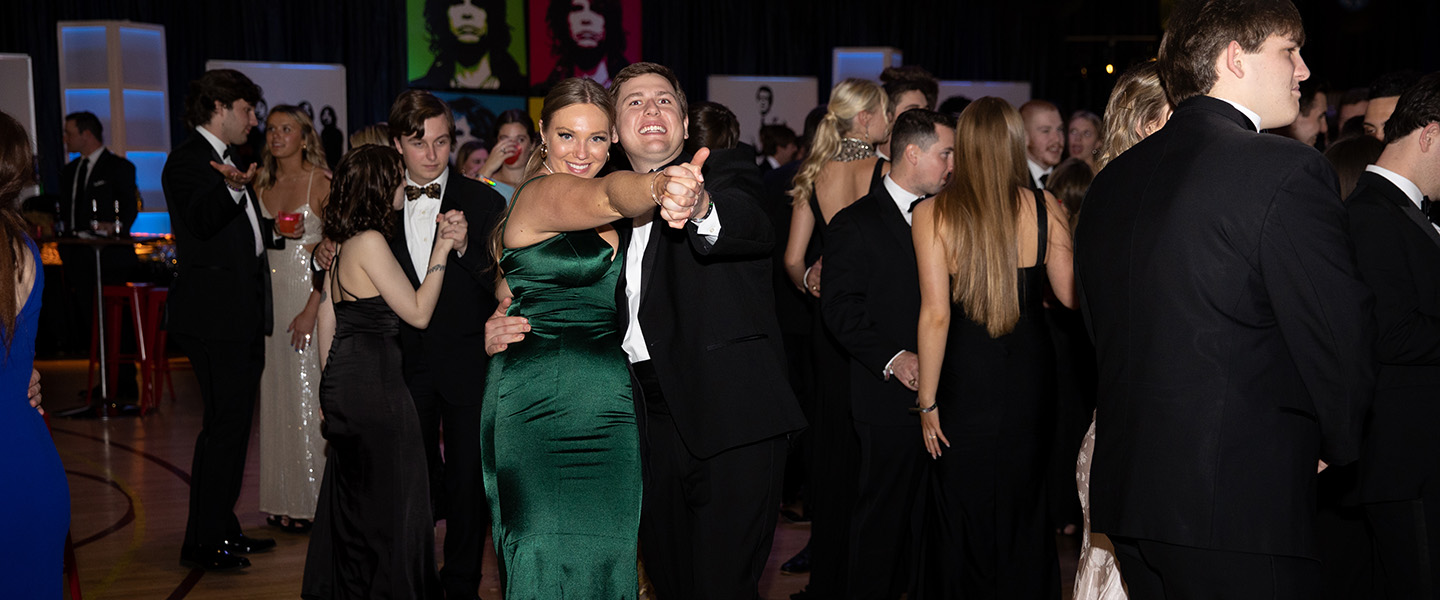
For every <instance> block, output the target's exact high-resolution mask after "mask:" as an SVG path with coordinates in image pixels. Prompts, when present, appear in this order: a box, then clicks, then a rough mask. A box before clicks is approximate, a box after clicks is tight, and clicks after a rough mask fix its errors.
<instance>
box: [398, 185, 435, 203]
mask: <svg viewBox="0 0 1440 600" xmlns="http://www.w3.org/2000/svg"><path fill="white" fill-rule="evenodd" d="M420 194H425V195H426V196H429V197H431V198H439V197H440V184H438V183H432V184H430V185H427V186H423V187H422V186H418V185H407V186H405V199H407V200H415V199H417V198H419V197H420Z"/></svg>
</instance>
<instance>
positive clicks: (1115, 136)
mask: <svg viewBox="0 0 1440 600" xmlns="http://www.w3.org/2000/svg"><path fill="white" fill-rule="evenodd" d="M1169 120H1170V104H1169V103H1168V102H1167V101H1166V100H1165V90H1164V89H1162V88H1161V87H1160V77H1159V76H1158V75H1156V73H1155V63H1154V62H1148V63H1141V64H1139V65H1136V66H1134V67H1131V68H1130V70H1128V71H1126V72H1125V73H1123V74H1121V75H1120V78H1119V79H1118V80H1116V81H1115V87H1114V89H1113V90H1112V91H1111V92H1110V102H1109V103H1108V104H1106V106H1105V134H1104V138H1105V139H1104V141H1103V142H1101V145H1100V157H1099V158H1098V159H1096V161H1095V169H1096V172H1097V173H1098V172H1099V171H1100V170H1101V169H1104V168H1105V165H1107V164H1110V161H1111V160H1114V158H1115V157H1117V156H1120V153H1122V152H1124V151H1126V150H1129V149H1130V147H1131V146H1134V145H1135V144H1136V143H1137V142H1139V141H1140V140H1142V139H1145V138H1146V137H1147V136H1149V135H1150V134H1152V133H1155V132H1156V131H1159V130H1160V128H1161V127H1164V126H1165V122H1166V121H1169ZM1067 208H1069V207H1068V206H1067ZM1071 210H1077V209H1074V208H1071ZM1078 211H1079V214H1078V215H1076V217H1075V220H1077V221H1078V223H1076V224H1075V226H1076V227H1077V228H1083V227H1084V226H1085V225H1084V223H1085V209H1084V208H1083V207H1081V208H1079V209H1078ZM1101 435H1104V432H1101ZM1094 453H1095V421H1094V420H1093V419H1092V420H1091V421H1090V431H1088V432H1086V433H1085V442H1084V443H1082V444H1081V445H1080V456H1079V457H1078V458H1077V459H1076V461H1075V487H1076V488H1077V489H1078V491H1079V493H1080V509H1081V511H1082V512H1083V513H1084V515H1085V533H1084V535H1083V536H1082V537H1081V538H1080V540H1081V543H1080V561H1079V568H1078V569H1077V570H1076V572H1075V594H1074V600H1125V599H1126V598H1127V597H1128V596H1127V595H1126V592H1125V582H1124V580H1123V579H1122V578H1121V577H1120V565H1119V563H1117V562H1115V546H1114V545H1112V544H1111V543H1110V538H1109V537H1108V536H1106V535H1105V534H1101V533H1094V534H1092V533H1091V532H1090V460H1091V457H1092V456H1094Z"/></svg>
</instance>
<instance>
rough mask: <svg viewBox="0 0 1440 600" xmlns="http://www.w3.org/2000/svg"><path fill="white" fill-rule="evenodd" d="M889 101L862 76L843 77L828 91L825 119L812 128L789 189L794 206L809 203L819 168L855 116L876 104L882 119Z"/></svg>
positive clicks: (831, 155) (837, 148) (837, 146)
mask: <svg viewBox="0 0 1440 600" xmlns="http://www.w3.org/2000/svg"><path fill="white" fill-rule="evenodd" d="M889 104H890V101H889V98H888V97H887V96H886V95H885V90H884V88H881V87H880V86H879V85H878V84H876V83H875V82H873V81H869V80H865V79H853V78H852V79H846V80H844V81H841V82H840V83H838V84H836V85H835V89H832V90H830V103H829V104H828V105H826V108H827V109H828V110H827V111H826V112H825V118H823V119H821V120H820V125H819V126H817V127H816V128H815V139H814V140H813V141H812V142H811V143H810V154H809V155H807V156H806V157H805V162H803V163H800V170H799V171H797V172H796V173H795V187H794V188H792V189H791V190H790V197H791V198H794V199H795V200H794V201H795V205H796V206H804V205H806V204H808V203H809V202H810V195H811V194H812V193H814V190H815V179H816V178H817V177H819V176H820V169H821V167H824V166H825V163H828V162H830V160H831V159H833V158H835V153H836V152H839V151H840V139H841V138H842V137H844V136H845V134H847V133H850V131H851V130H853V129H855V115H858V114H860V113H862V112H869V111H872V110H875V107H877V106H878V107H880V109H881V110H880V112H881V113H883V114H882V118H883V117H884V116H887V115H889V113H890V105H889Z"/></svg>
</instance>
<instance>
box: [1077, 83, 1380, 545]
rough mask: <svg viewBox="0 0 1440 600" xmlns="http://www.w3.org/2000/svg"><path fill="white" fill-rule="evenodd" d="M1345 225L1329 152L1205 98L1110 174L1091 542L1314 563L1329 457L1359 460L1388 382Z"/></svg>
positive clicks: (1090, 282) (1088, 236)
mask: <svg viewBox="0 0 1440 600" xmlns="http://www.w3.org/2000/svg"><path fill="white" fill-rule="evenodd" d="M1346 220H1347V219H1346V215H1345V207H1344V206H1343V205H1342V204H1341V202H1340V198H1339V192H1338V182H1337V179H1336V176H1335V172H1334V170H1332V169H1331V167H1330V164H1329V163H1328V162H1327V161H1326V160H1325V158H1324V157H1322V156H1321V155H1320V153H1318V152H1316V151H1315V150H1314V149H1313V148H1309V147H1307V146H1305V145H1303V144H1300V143H1298V142H1296V141H1294V140H1291V139H1287V138H1283V137H1280V136H1276V135H1262V134H1259V133H1257V132H1256V131H1255V129H1254V128H1253V127H1252V126H1251V124H1250V122H1249V121H1248V120H1247V119H1246V118H1245V117H1244V115H1242V114H1241V113H1240V112H1239V111H1238V110H1236V109H1235V108H1234V107H1232V106H1230V105H1229V104H1227V103H1225V102H1224V101H1222V100H1218V99H1215V98H1210V97H1205V96H1201V97H1197V98H1193V99H1190V100H1187V101H1185V102H1183V103H1181V105H1180V106H1179V108H1177V109H1176V111H1175V114H1174V116H1173V117H1172V118H1171V119H1170V122H1169V123H1168V124H1166V125H1165V127H1164V128H1163V129H1161V130H1160V131H1159V132H1158V133H1156V134H1155V135H1152V136H1150V137H1149V138H1147V139H1145V140H1144V141H1142V142H1140V143H1139V144H1137V145H1136V146H1135V147H1134V148H1132V149H1130V150H1129V151H1127V152H1125V153H1124V154H1123V155H1122V156H1120V157H1119V158H1118V159H1116V160H1115V161H1114V162H1112V163H1110V165H1109V166H1107V167H1106V168H1105V170H1104V171H1102V172H1101V173H1100V174H1099V176H1098V177H1096V179H1095V182H1094V184H1093V185H1092V186H1091V188H1090V192H1089V195H1088V196H1087V198H1086V200H1085V211H1084V216H1083V217H1082V218H1081V221H1080V226H1079V231H1078V233H1077V238H1076V261H1075V266H1076V274H1077V279H1078V282H1079V288H1080V300H1081V308H1082V310H1083V311H1084V314H1085V318H1086V322H1087V325H1088V327H1089V328H1090V333H1091V336H1092V338H1093V339H1094V341H1095V348H1096V352H1097V357H1098V361H1099V394H1098V405H1099V409H1098V414H1097V417H1096V419H1097V420H1096V426H1095V437H1096V446H1095V457H1094V463H1093V464H1094V466H1093V472H1092V475H1091V487H1090V490H1091V498H1092V506H1093V509H1092V518H1093V523H1094V530H1095V531H1098V532H1102V533H1107V534H1111V535H1120V536H1127V537H1133V538H1141V539H1149V540H1157V541H1161V542H1167V543H1171V544H1179V545H1185V546H1192V547H1197V548H1207V549H1215V550H1223V551H1234V552H1251V553H1259V554H1277V555H1289V556H1304V557H1312V558H1313V557H1315V556H1316V550H1315V529H1314V516H1315V502H1316V499H1315V466H1316V460H1317V459H1324V460H1325V461H1326V462H1328V463H1330V464H1344V463H1348V462H1350V461H1353V460H1355V459H1356V458H1357V456H1358V454H1359V443H1360V430H1361V425H1362V420H1363V418H1364V415H1365V411H1366V410H1367V409H1368V407H1369V404H1370V396H1371V392H1372V389H1373V384H1374V370H1373V366H1372V355H1371V349H1372V345H1373V341H1374V328H1373V323H1372V319H1371V317H1370V311H1371V308H1372V305H1373V301H1372V298H1371V295H1370V292H1369V290H1368V289H1367V288H1366V287H1365V284H1364V283H1363V282H1361V281H1360V279H1359V274H1358V272H1357V271H1356V268H1355V259H1354V253H1353V252H1352V250H1351V246H1350V237H1349V234H1348V232H1347V230H1346Z"/></svg>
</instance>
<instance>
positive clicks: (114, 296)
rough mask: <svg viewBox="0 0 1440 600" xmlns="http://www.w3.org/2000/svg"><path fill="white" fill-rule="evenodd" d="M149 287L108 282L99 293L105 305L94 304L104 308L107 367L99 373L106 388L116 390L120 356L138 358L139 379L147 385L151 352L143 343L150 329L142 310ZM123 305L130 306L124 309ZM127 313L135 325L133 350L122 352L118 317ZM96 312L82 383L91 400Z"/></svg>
mask: <svg viewBox="0 0 1440 600" xmlns="http://www.w3.org/2000/svg"><path fill="white" fill-rule="evenodd" d="M152 287H154V286H153V285H151V284H149V283H126V284H124V285H107V286H105V287H104V288H103V289H102V290H101V294H102V296H103V297H104V306H101V307H96V310H97V311H98V310H104V311H105V355H106V356H107V357H109V359H108V360H107V361H106V367H107V369H106V370H107V371H109V372H108V373H103V374H102V376H103V377H105V378H106V380H105V381H106V385H107V386H108V387H107V389H109V390H112V391H113V390H115V386H116V384H117V383H118V381H119V373H120V369H119V363H118V362H117V361H120V360H136V359H139V361H140V369H139V371H140V373H141V376H140V377H141V380H142V382H141V383H142V385H141V387H142V389H144V388H148V387H149V385H150V381H149V373H148V372H147V371H149V367H150V366H151V365H150V353H149V345H148V344H147V343H146V340H148V339H150V338H148V337H146V335H147V334H148V333H149V332H148V331H146V322H145V320H144V317H143V313H144V312H145V301H146V297H147V295H148V292H149V290H150V288H152ZM127 304H128V306H127ZM126 308H128V309H129V310H125V309H126ZM126 313H128V314H129V316H130V320H131V322H132V323H133V324H134V325H135V336H136V338H137V339H136V340H135V348H136V352H135V353H125V354H121V353H120V319H121V317H122V316H124V315H125V314H126ZM98 316H99V315H98V313H97V315H96V317H97V318H96V319H95V320H92V321H91V322H90V366H89V368H88V369H87V372H88V373H87V378H86V382H87V383H86V384H85V389H86V392H85V401H86V402H87V403H88V402H90V401H91V399H92V396H93V394H94V392H95V370H96V369H95V366H96V365H97V364H99V362H100V355H99V349H100V348H99V346H100V334H99V319H98Z"/></svg>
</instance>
